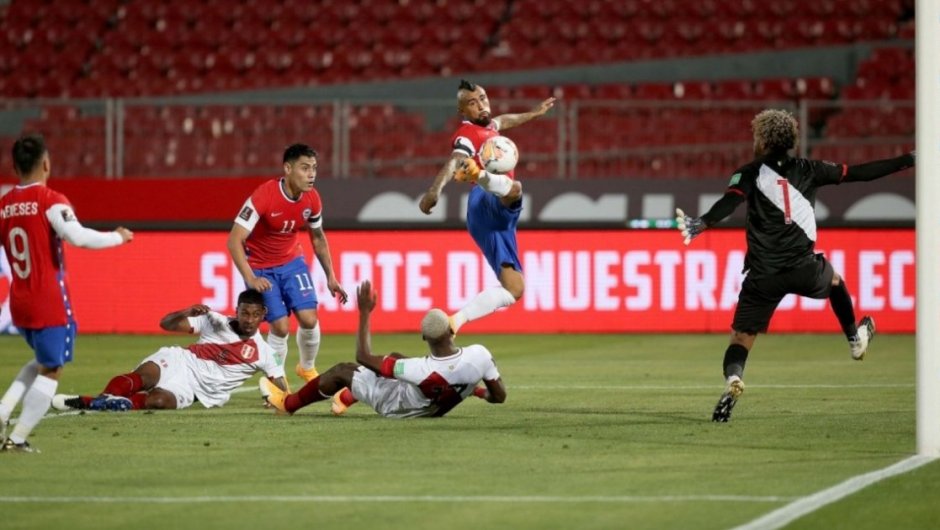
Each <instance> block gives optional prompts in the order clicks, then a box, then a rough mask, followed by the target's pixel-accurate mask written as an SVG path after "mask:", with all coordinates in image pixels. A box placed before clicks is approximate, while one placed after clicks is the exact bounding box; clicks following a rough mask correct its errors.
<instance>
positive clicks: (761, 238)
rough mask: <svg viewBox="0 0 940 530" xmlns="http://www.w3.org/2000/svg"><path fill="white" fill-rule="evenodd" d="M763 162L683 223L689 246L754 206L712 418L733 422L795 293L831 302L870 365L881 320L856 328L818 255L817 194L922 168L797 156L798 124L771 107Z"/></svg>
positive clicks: (764, 119) (838, 285)
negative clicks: (758, 347)
mask: <svg viewBox="0 0 940 530" xmlns="http://www.w3.org/2000/svg"><path fill="white" fill-rule="evenodd" d="M751 127H752V129H753V131H754V155H755V156H756V158H755V160H754V161H753V162H751V163H749V164H747V165H745V166H743V167H741V168H740V169H738V170H737V171H735V172H734V174H733V175H732V176H731V182H730V183H729V184H728V190H727V191H726V192H725V194H724V196H723V197H722V198H721V199H719V200H718V202H716V203H715V204H714V205H713V206H712V207H711V209H710V210H708V212H707V213H705V215H703V216H701V217H691V216H688V215H686V214H685V213H684V212H683V211H682V210H680V209H677V210H676V214H677V218H676V221H677V222H678V225H679V229H680V230H681V231H682V235H683V236H684V237H685V244H686V245H688V244H689V243H690V242H691V241H692V240H693V239H695V237H696V236H698V235H699V234H701V233H702V232H703V231H704V230H705V229H707V228H709V227H711V226H714V225H715V224H717V223H719V222H721V221H722V220H723V219H725V218H726V217H728V216H729V215H731V213H732V212H734V210H735V209H736V208H737V207H738V206H739V205H740V204H741V203H743V202H747V224H746V228H745V231H746V234H747V255H746V256H745V259H744V272H746V273H747V276H746V277H745V279H744V283H743V284H742V286H741V293H740V294H739V296H738V305H737V307H736V308H735V310H734V320H733V322H732V323H731V343H730V345H729V346H728V349H727V350H726V351H725V357H724V363H723V364H724V376H725V381H726V385H727V386H726V388H725V392H724V393H723V394H722V396H721V398H720V399H719V400H718V404H717V405H716V406H715V410H714V413H713V414H712V420H713V421H718V422H726V421H728V419H729V418H730V417H731V410H732V409H733V408H734V405H735V403H737V399H738V397H740V395H741V394H742V393H743V392H744V383H743V382H742V380H741V378H742V377H743V376H744V365H745V363H746V362H747V356H748V352H750V350H751V347H752V346H753V345H754V340H755V339H756V338H757V334H758V333H761V332H766V331H767V327H768V325H769V324H770V319H771V317H772V316H773V314H774V311H775V310H776V309H777V305H778V304H779V303H780V301H781V300H782V299H783V297H784V296H786V295H788V294H797V295H799V296H806V297H809V298H816V299H823V298H828V299H829V303H830V305H831V306H832V311H833V313H835V315H836V318H838V319H839V324H841V326H842V331H843V332H844V333H845V337H846V339H848V342H849V352H850V354H851V356H852V358H853V359H855V360H858V361H860V360H862V358H864V356H865V352H866V351H867V350H868V344H869V342H870V341H871V340H872V337H873V336H874V334H875V322H874V320H873V319H872V318H871V317H867V316H866V317H864V318H862V320H861V321H860V322H859V323H858V324H856V322H855V311H854V309H853V308H852V298H851V296H850V295H849V291H848V289H846V287H845V282H844V281H843V280H842V277H841V276H839V274H838V273H836V272H835V271H834V270H833V268H832V265H831V264H830V263H829V261H827V260H826V258H825V257H824V256H823V255H822V254H816V253H815V252H814V247H815V244H816V216H815V206H816V191H817V189H818V188H820V187H822V186H827V185H831V184H842V183H843V182H859V181H869V180H875V179H878V178H881V177H884V176H887V175H890V174H892V173H895V172H897V171H901V170H903V169H907V168H909V167H913V166H914V154H913V153H911V154H906V155H902V156H899V157H897V158H890V159H886V160H878V161H875V162H869V163H867V164H860V165H854V166H848V165H845V164H834V163H832V162H821V161H817V160H807V159H803V158H794V157H792V156H790V155H789V154H788V151H789V150H790V149H794V148H795V147H796V145H797V138H799V136H798V134H797V122H796V119H794V118H793V116H792V115H791V114H790V113H789V112H786V111H782V110H765V111H763V112H761V113H759V114H758V115H757V116H756V117H755V118H754V120H753V122H752V123H751Z"/></svg>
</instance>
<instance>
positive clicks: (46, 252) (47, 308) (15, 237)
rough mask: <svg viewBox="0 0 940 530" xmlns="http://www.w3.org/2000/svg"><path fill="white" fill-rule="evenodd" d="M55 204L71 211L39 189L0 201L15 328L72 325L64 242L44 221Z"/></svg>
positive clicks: (20, 190) (16, 191)
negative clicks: (11, 283) (69, 322)
mask: <svg viewBox="0 0 940 530" xmlns="http://www.w3.org/2000/svg"><path fill="white" fill-rule="evenodd" d="M56 204H64V205H66V206H71V204H70V203H69V200H68V199H67V198H65V195H62V194H61V193H59V192H57V191H53V190H51V189H49V188H47V187H46V186H43V185H41V184H31V185H28V186H16V187H14V188H13V189H12V190H10V192H9V193H7V194H6V195H4V196H3V197H0V244H2V245H3V250H4V252H6V255H7V260H8V261H9V262H10V271H11V273H12V275H13V285H12V287H11V288H10V313H11V314H12V317H13V324H14V325H15V326H16V327H19V328H28V329H38V328H47V327H52V326H64V325H65V324H66V323H67V322H68V321H69V320H71V319H72V310H71V303H70V302H69V300H70V298H69V290H68V282H67V281H66V277H65V265H64V258H63V245H62V240H61V239H60V238H59V236H58V234H56V233H55V231H54V230H53V229H52V226H51V225H50V224H49V220H48V219H47V218H46V210H48V209H49V208H50V207H51V206H54V205H56ZM63 215H71V210H66V211H64V212H63Z"/></svg>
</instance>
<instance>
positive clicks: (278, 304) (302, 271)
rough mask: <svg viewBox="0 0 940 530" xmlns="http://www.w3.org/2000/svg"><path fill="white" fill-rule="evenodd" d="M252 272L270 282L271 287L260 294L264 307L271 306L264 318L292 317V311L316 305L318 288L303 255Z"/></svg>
mask: <svg viewBox="0 0 940 530" xmlns="http://www.w3.org/2000/svg"><path fill="white" fill-rule="evenodd" d="M252 272H254V273H255V276H257V277H259V278H267V279H268V281H269V282H271V289H270V290H268V291H265V292H263V293H261V294H263V295H264V306H265V307H266V308H268V315H267V316H266V317H265V320H267V321H268V322H274V321H275V320H280V319H282V318H284V317H286V316H289V315H290V313H291V311H299V310H301V309H316V308H317V305H318V302H317V290H316V289H314V288H313V280H311V279H310V269H309V268H307V264H306V263H305V262H304V259H303V258H295V259H293V260H291V261H289V262H287V263H285V264H284V265H280V266H277V267H271V268H270V269H257V270H255V269H252Z"/></svg>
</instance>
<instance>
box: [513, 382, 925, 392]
mask: <svg viewBox="0 0 940 530" xmlns="http://www.w3.org/2000/svg"><path fill="white" fill-rule="evenodd" d="M747 387H748V388H750V389H754V388H772V389H799V388H805V389H844V388H859V389H864V388H914V383H871V384H858V385H852V384H848V385H839V384H820V385H760V384H754V383H748V385H747ZM506 388H507V390H510V391H512V390H714V389H716V388H717V389H721V388H723V387H722V385H512V386H507V387H506Z"/></svg>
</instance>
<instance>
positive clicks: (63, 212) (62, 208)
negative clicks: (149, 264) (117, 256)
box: [46, 204, 134, 249]
mask: <svg viewBox="0 0 940 530" xmlns="http://www.w3.org/2000/svg"><path fill="white" fill-rule="evenodd" d="M46 219H47V220H48V221H49V225H50V226H52V229H53V230H55V233H56V234H58V236H59V237H61V238H62V239H64V240H65V241H68V242H69V244H72V245H75V246H76V247H81V248H90V249H102V248H110V247H116V246H118V245H122V244H124V243H127V242H129V241H131V240H133V239H134V233H133V232H131V231H130V230H128V229H126V228H124V227H123V226H119V227H118V228H116V229H115V230H114V231H113V232H99V231H97V230H92V229H91V228H85V227H84V226H82V223H80V222H79V221H78V218H77V217H75V213H74V212H72V208H71V207H70V206H68V205H65V204H54V205H52V206H51V207H49V209H48V210H46Z"/></svg>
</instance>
